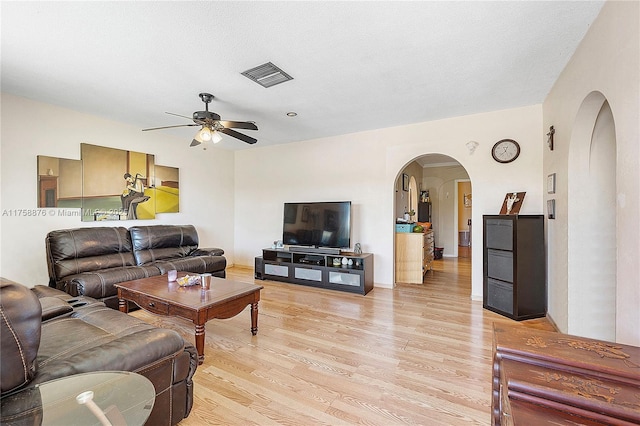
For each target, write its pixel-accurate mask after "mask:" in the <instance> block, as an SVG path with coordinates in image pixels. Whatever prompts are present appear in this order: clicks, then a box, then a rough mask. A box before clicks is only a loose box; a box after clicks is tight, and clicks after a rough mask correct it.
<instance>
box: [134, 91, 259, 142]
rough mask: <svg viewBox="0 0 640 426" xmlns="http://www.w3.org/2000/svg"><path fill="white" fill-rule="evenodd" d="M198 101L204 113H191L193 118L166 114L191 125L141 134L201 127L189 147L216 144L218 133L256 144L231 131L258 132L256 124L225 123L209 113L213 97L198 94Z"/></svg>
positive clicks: (155, 128) (246, 137) (220, 138)
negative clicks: (209, 143) (178, 128)
mask: <svg viewBox="0 0 640 426" xmlns="http://www.w3.org/2000/svg"><path fill="white" fill-rule="evenodd" d="M198 96H200V99H202V102H204V106H205V110H204V111H196V112H194V113H193V117H187V116H184V115H180V114H174V113H172V112H167V114H170V115H175V116H178V117H183V118H187V119H190V120H193V124H178V125H176V126H164V127H152V128H150V129H142V131H143V132H146V131H148V130H159V129H170V128H173V127H190V126H202V128H201V129H200V130H198V133H196V135H195V136H194V137H193V141H191V145H189V146H197V145H200V144H201V143H203V142H209V141H212V142H213V143H218V142H220V141H221V140H222V136H220V133H224V134H225V135H229V136H232V137H234V138H236V139H240V140H241V141H243V142H246V143H248V144H254V143H256V142H258V140H257V139H254V138H252V137H250V136H247V135H244V134H242V133H240V132H236V131H235V130H232V129H247V130H258V126H256V123H254V122H252V121H226V120H220V116H219V115H218V114H216V113H215V112H211V111H209V103H210V102H211V101H212V100H213V97H214V96H213V95H212V94H210V93H200V94H199V95H198Z"/></svg>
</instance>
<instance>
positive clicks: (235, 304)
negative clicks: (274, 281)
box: [116, 272, 263, 364]
mask: <svg viewBox="0 0 640 426" xmlns="http://www.w3.org/2000/svg"><path fill="white" fill-rule="evenodd" d="M187 274H189V273H186V272H181V273H178V277H183V276H185V275H187ZM190 275H193V274H190ZM116 288H117V289H118V299H119V302H118V307H119V309H120V311H121V312H125V313H127V312H129V305H128V303H127V301H131V302H133V303H135V304H136V305H138V306H140V307H141V308H142V309H144V310H145V311H148V312H151V313H153V314H158V315H167V316H177V317H181V318H185V319H188V320H191V321H193V323H194V324H195V329H196V331H195V341H196V350H197V351H198V362H199V363H200V364H202V362H203V361H204V332H205V324H206V323H207V321H209V320H211V319H214V318H217V319H227V318H231V317H234V316H236V315H238V314H239V313H240V312H242V311H243V310H244V309H245V308H246V307H247V305H251V333H252V334H253V335H254V336H255V335H256V334H257V333H258V302H259V301H260V290H262V288H263V287H262V286H259V285H255V284H249V283H241V282H236V281H231V280H226V279H222V278H215V277H213V278H212V279H211V287H210V288H209V289H208V290H203V289H202V287H200V286H199V285H195V286H190V287H181V286H180V285H178V283H177V282H175V281H173V282H169V281H168V279H167V276H166V275H159V276H156V277H149V278H141V279H139V280H133V281H126V282H122V283H120V284H116Z"/></svg>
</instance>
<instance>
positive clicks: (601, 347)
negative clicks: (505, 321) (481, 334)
mask: <svg viewBox="0 0 640 426" xmlns="http://www.w3.org/2000/svg"><path fill="white" fill-rule="evenodd" d="M493 339H494V346H493V377H492V399H491V423H492V424H493V425H515V426H520V425H546V424H553V425H576V424H580V425H638V424H640V348H638V347H634V346H626V345H622V344H617V343H611V342H605V341H601V340H593V339H587V338H582V337H576V336H571V335H567V334H562V333H554V332H550V331H543V330H537V329H534V328H529V327H517V326H505V325H495V324H494V336H493Z"/></svg>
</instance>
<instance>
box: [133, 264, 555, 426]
mask: <svg viewBox="0 0 640 426" xmlns="http://www.w3.org/2000/svg"><path fill="white" fill-rule="evenodd" d="M470 262H471V259H470V258H468V257H467V258H462V257H461V258H457V259H452V258H444V259H442V260H439V261H436V262H435V267H434V271H430V272H428V273H427V277H426V278H425V281H424V283H423V284H421V285H416V284H413V285H409V284H399V285H398V286H397V287H396V288H395V289H382V288H374V290H373V291H371V292H370V293H369V294H368V295H366V296H360V295H352V294H349V293H343V292H336V291H330V290H320V289H314V288H311V287H305V286H297V285H294V284H286V283H279V282H275V281H259V280H256V281H255V282H256V283H258V284H261V285H263V286H264V290H262V295H261V301H260V307H259V309H260V311H259V320H258V328H259V331H258V335H257V336H252V335H251V332H250V331H249V328H250V313H249V310H248V309H247V310H245V311H244V312H242V313H241V314H240V315H238V316H236V317H234V318H232V319H229V320H214V321H210V322H209V323H208V324H207V326H206V348H205V361H204V364H202V365H200V366H199V367H198V370H197V372H196V374H195V377H194V382H195V391H194V396H195V402H194V406H193V410H192V411H191V414H190V416H189V417H188V418H187V419H185V420H183V421H182V422H181V423H180V425H181V426H196V425H197V426H200V425H215V424H224V425H233V424H241V425H270V424H273V425H275V424H280V425H282V424H284V425H314V426H315V425H351V424H367V425H463V424H464V425H469V424H476V425H489V424H490V417H489V410H490V391H491V346H492V341H491V330H492V324H493V323H494V322H507V323H511V324H520V325H521V326H530V327H537V328H543V329H553V328H552V326H551V324H550V323H549V322H548V321H547V320H546V319H538V320H530V321H523V322H520V323H516V322H515V321H511V320H509V319H508V318H505V317H502V316H500V315H497V314H495V313H492V312H490V311H487V310H484V309H482V303H481V302H478V301H472V300H471V299H470V288H471V283H470V270H471V268H470ZM227 278H228V279H233V280H237V281H245V282H254V279H253V270H250V269H244V268H229V269H228V270H227ZM132 315H136V316H137V317H139V318H142V319H144V320H145V321H148V322H151V323H154V324H156V325H161V326H164V327H168V328H173V329H176V330H178V331H179V332H180V333H181V334H182V335H183V336H184V337H185V339H190V341H193V326H192V324H191V323H189V322H187V321H183V320H180V319H175V318H166V317H159V316H154V315H151V314H148V313H146V312H144V311H136V312H134V313H133V314H132Z"/></svg>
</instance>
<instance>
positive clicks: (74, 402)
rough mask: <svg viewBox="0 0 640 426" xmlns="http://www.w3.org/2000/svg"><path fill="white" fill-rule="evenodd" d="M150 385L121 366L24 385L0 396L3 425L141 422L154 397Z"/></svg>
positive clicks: (130, 425)
mask: <svg viewBox="0 0 640 426" xmlns="http://www.w3.org/2000/svg"><path fill="white" fill-rule="evenodd" d="M155 396H156V393H155V389H154V387H153V384H152V383H151V382H150V381H149V379H147V378H146V377H144V376H141V375H140V374H136V373H130V372H126V371H105V372H102V371H100V372H93V373H84V374H76V375H73V376H68V377H63V378H60V379H55V380H51V381H48V382H44V383H39V384H37V385H34V386H29V387H27V388H25V389H22V390H20V391H18V392H16V393H14V394H11V395H8V396H5V397H3V398H2V400H1V409H0V412H1V413H2V414H1V418H0V423H2V424H3V425H5V424H6V425H26V424H30V425H34V424H40V425H43V426H47V425H51V426H58V425H65V426H67V425H69V426H70V425H79V426H87V425H97V426H107V425H113V426H117V425H127V426H135V425H142V424H144V422H145V421H146V420H147V418H148V417H149V414H151V410H152V409H153V404H154V401H155Z"/></svg>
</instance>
